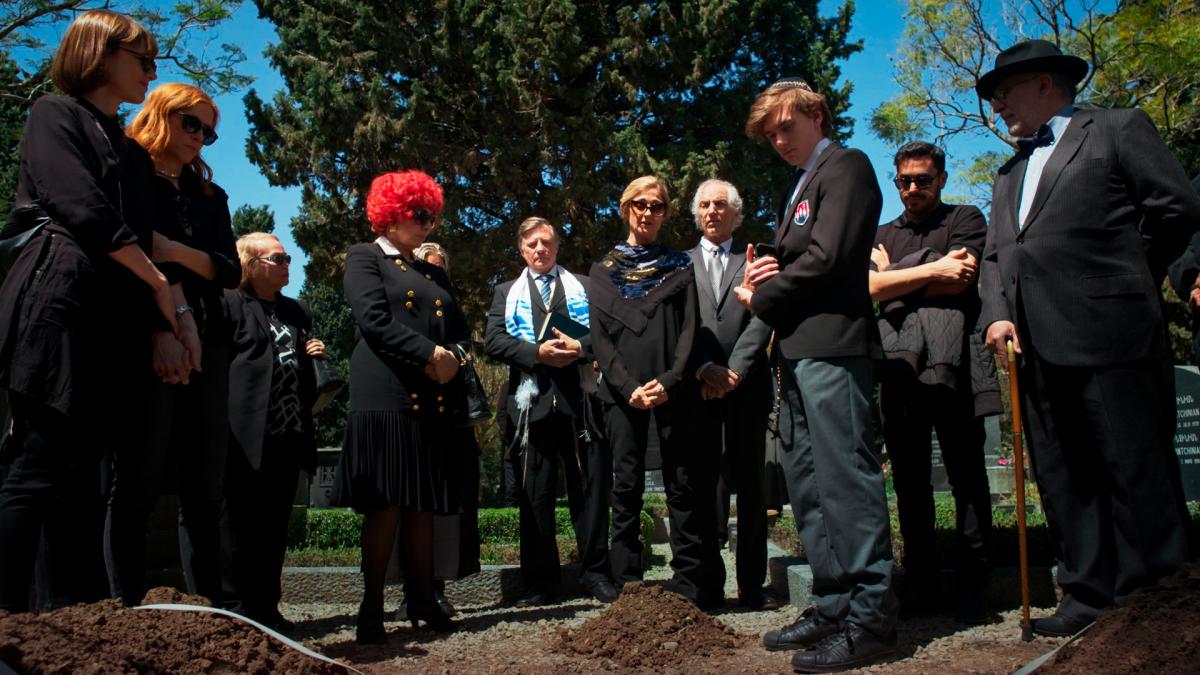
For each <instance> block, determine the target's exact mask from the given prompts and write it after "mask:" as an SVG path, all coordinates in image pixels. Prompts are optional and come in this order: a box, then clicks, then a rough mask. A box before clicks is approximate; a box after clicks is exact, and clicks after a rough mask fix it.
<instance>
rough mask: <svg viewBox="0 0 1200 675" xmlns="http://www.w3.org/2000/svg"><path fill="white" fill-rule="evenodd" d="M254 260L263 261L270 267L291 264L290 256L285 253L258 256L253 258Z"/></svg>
mask: <svg viewBox="0 0 1200 675" xmlns="http://www.w3.org/2000/svg"><path fill="white" fill-rule="evenodd" d="M254 259H255V260H265V261H267V262H269V263H271V264H272V265H290V264H292V256H290V255H288V254H286V253H272V254H271V255H260V256H257V257H255V258H254Z"/></svg>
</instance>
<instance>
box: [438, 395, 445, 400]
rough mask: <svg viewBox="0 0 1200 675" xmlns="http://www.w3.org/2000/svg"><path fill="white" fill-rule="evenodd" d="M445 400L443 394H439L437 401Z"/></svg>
mask: <svg viewBox="0 0 1200 675" xmlns="http://www.w3.org/2000/svg"><path fill="white" fill-rule="evenodd" d="M443 398H445V397H444V396H442V395H441V394H438V397H437V400H439V401H440V400H442V399H443Z"/></svg>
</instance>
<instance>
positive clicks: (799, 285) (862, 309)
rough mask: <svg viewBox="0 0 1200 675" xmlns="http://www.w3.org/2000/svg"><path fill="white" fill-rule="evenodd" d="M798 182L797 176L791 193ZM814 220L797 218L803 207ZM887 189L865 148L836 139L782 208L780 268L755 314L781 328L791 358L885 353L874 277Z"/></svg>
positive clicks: (761, 293) (757, 296) (759, 295)
mask: <svg viewBox="0 0 1200 675" xmlns="http://www.w3.org/2000/svg"><path fill="white" fill-rule="evenodd" d="M795 185H796V182H795V180H793V182H792V184H791V186H789V188H788V191H787V193H786V194H785V197H784V199H787V198H788V196H790V195H791V193H792V190H793V189H794V187H795ZM798 208H799V209H800V210H801V211H802V212H803V211H805V210H807V214H808V216H807V220H803V219H802V220H803V222H802V223H796V222H794V221H795V219H794V214H795V213H796V211H797V209H798ZM881 208H883V195H882V194H881V193H880V191H879V183H878V182H877V181H876V179H875V170H874V169H873V168H871V162H870V160H868V159H867V156H866V155H864V154H863V153H862V152H861V151H859V150H854V149H851V148H843V147H842V146H840V145H838V144H837V143H831V144H830V145H829V146H828V147H826V148H825V151H824V152H822V153H821V155H820V156H819V157H818V158H817V163H816V166H815V167H814V168H813V171H812V173H810V174H809V175H808V177H807V179H806V182H805V183H804V187H803V189H801V191H800V194H799V195H796V198H795V199H793V200H791V201H790V202H788V203H787V204H786V205H785V206H784V207H783V208H782V209H781V210H780V214H779V220H778V221H777V223H776V229H775V249H776V252H777V257H778V259H779V274H778V275H776V276H775V277H773V278H771V279H769V280H767V281H766V282H765V283H763V284H762V285H761V286H759V287H758V290H757V291H755V293H754V301H753V303H752V305H753V310H754V314H755V316H757V317H759V318H761V319H762V320H763V321H765V322H766V323H767V324H768V325H770V326H771V327H773V328H774V329H775V332H776V335H777V337H778V339H779V346H780V350H781V351H782V353H783V355H784V356H786V357H787V358H789V359H801V358H832V357H839V356H870V355H876V354H878V353H879V352H878V338H877V329H876V326H875V315H874V311H873V310H872V308H871V294H870V291H869V288H868V284H867V268H868V265H869V264H870V262H871V246H872V244H873V243H874V241H875V229H876V227H877V226H878V223H879V211H880V209H881Z"/></svg>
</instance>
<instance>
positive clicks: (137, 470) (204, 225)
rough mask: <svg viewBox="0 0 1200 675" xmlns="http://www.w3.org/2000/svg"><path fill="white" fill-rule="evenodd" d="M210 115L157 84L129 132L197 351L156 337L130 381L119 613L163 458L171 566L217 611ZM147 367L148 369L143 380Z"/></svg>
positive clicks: (222, 268) (109, 543) (116, 573)
mask: <svg viewBox="0 0 1200 675" xmlns="http://www.w3.org/2000/svg"><path fill="white" fill-rule="evenodd" d="M216 124H217V107H216V105H215V104H214V103H213V100H212V99H211V98H210V97H209V96H208V95H207V94H205V93H204V92H203V91H201V90H199V89H197V88H196V87H194V86H192V85H189V84H164V85H162V86H160V87H158V88H157V89H155V90H154V91H153V92H151V93H150V96H149V97H147V99H146V104H145V105H144V106H143V107H142V109H141V110H140V111H139V112H138V114H137V116H136V117H135V118H134V119H133V122H131V123H130V125H129V128H128V129H127V130H126V133H127V134H128V136H129V138H130V139H131V140H132V141H133V142H134V143H136V144H137V147H136V148H135V150H134V154H135V155H136V156H139V157H141V158H142V161H143V162H148V163H149V165H150V167H151V170H152V171H153V173H154V180H153V183H152V187H151V193H150V199H149V202H150V208H151V210H152V212H153V214H154V226H155V232H154V252H153V260H154V262H155V263H156V264H157V265H158V266H159V269H161V270H162V271H163V273H164V274H165V275H166V276H167V279H168V280H170V282H171V290H172V292H173V293H174V296H175V301H176V305H177V307H178V308H179V309H178V310H177V311H180V312H183V313H185V314H188V315H190V316H192V317H194V318H195V322H196V325H197V326H198V328H199V332H200V336H201V340H200V343H199V345H195V344H186V343H185V342H182V341H180V340H179V339H177V338H176V337H175V335H173V334H172V333H171V332H170V331H165V330H159V331H155V332H154V333H153V336H152V344H153V358H152V361H151V363H147V364H146V365H145V366H143V367H142V368H139V369H137V370H136V371H135V372H133V373H131V374H130V379H131V380H132V381H133V382H134V386H135V387H137V393H136V395H135V396H133V397H132V398H133V400H132V401H131V403H132V405H134V406H135V407H136V408H137V409H138V410H140V411H143V412H144V413H145V417H144V418H143V419H141V420H138V421H137V423H136V424H130V425H128V427H127V428H126V429H125V430H124V431H125V433H123V434H122V436H123V440H124V442H123V443H121V444H120V445H119V446H118V447H117V448H116V449H115V452H114V456H113V475H114V478H113V485H112V492H111V496H110V499H109V513H108V523H107V525H108V526H107V532H106V534H107V536H106V539H105V543H106V547H105V554H106V557H107V560H108V563H109V580H110V585H111V588H112V593H113V595H114V596H116V597H120V598H121V599H122V600H123V601H124V602H125V604H127V605H136V604H140V603H141V600H142V596H143V595H144V594H145V592H146V582H145V572H146V569H145V567H146V563H145V557H146V556H145V546H146V522H147V518H148V517H149V515H150V512H151V511H152V510H153V509H154V505H155V503H156V502H157V501H158V496H159V491H160V489H161V487H162V483H163V480H162V478H163V473H164V471H165V470H166V467H167V464H168V461H167V460H168V458H173V459H174V466H175V470H176V472H177V476H178V477H179V480H177V481H176V486H177V489H178V493H179V516H180V517H179V544H180V547H179V548H180V560H181V562H182V563H183V571H184V576H185V578H186V580H187V586H188V591H189V592H190V593H193V594H198V595H203V596H205V597H206V598H208V599H209V600H210V601H212V602H213V604H214V605H217V606H219V605H220V603H221V576H220V529H219V525H220V516H221V505H222V488H221V485H222V477H223V476H224V473H225V453H226V448H227V444H228V431H227V429H228V413H227V404H226V401H227V399H228V396H229V373H228V369H227V366H228V347H227V341H226V335H227V333H228V329H227V328H226V322H225V317H224V313H223V311H222V308H221V291H222V290H223V289H226V288H236V287H237V285H238V283H239V281H240V280H241V266H240V265H239V263H238V255H237V249H236V246H235V243H234V241H235V240H234V236H233V229H232V226H231V223H230V217H229V206H228V197H227V196H226V195H225V192H224V191H223V190H221V188H220V187H218V186H217V185H216V184H215V183H213V182H212V170H211V169H210V168H209V167H208V165H207V164H206V163H205V162H204V160H203V158H201V156H200V149H201V148H202V147H204V146H208V145H211V144H212V143H213V141H215V140H216V137H217V134H216V132H215V131H214V130H213V128H214V127H215V126H216ZM151 366H152V369H151Z"/></svg>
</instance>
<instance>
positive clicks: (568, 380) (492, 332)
mask: <svg viewBox="0 0 1200 675" xmlns="http://www.w3.org/2000/svg"><path fill="white" fill-rule="evenodd" d="M575 278H576V279H578V280H579V284H580V285H581V286H583V290H584V292H585V293H587V292H588V291H589V289H590V284H591V282H590V281H589V280H588V278H587V277H580V276H576V277H575ZM517 283H526V284H528V285H529V300H530V304H531V305H532V308H531V309H532V317H531V318H532V319H533V325H534V327H535V331H536V330H537V329H538V328H540V327H541V325H542V322H543V321H545V319H546V306H545V304H543V303H542V294H541V292H540V291H539V290H538V288H537V284H535V283H534V281H533V279H531V278H530V277H529V272H528V268H527V269H525V270H522V271H521V276H519V277H517V278H516V279H512V280H510V281H506V282H504V283H502V284H500V285H499V286H497V287H496V292H495V294H494V295H493V296H492V306H491V308H490V309H489V310H488V315H487V329H486V332H485V338H484V339H485V345H484V348H485V349H486V351H487V353H488V356H491V357H493V358H495V359H499V360H500V361H503V362H504V363H506V364H508V385H507V387H506V392H505V396H506V397H507V399H508V401H507V405H506V408H507V410H508V415H509V417H510V418H511V419H512V420H513V421H514V422H515V421H516V420H517V417H518V415H519V414H520V412H519V411H518V410H517V405H516V401H515V399H514V396H515V394H516V393H517V387H518V386H520V384H521V374H522V373H533V374H534V375H536V377H537V388H538V393H537V398H536V399H535V400H534V402H533V407H532V408H531V409H530V413H529V420H530V421H531V422H533V421H537V420H540V419H542V418H543V417H545V416H546V415H549V414H550V411H551V410H552V409H553V408H554V407H557V408H558V410H560V411H561V412H563V413H565V414H567V415H570V416H572V417H582V415H583V387H582V386H581V381H582V380H583V379H584V378H590V377H592V376H591V372H590V371H591V368H592V366H591V363H592V338H591V335H590V334H589V335H585V336H584V337H583V338H582V339H580V341H579V342H580V345H581V346H582V348H583V353H582V354H581V355H580V359H579V362H578V363H576V364H575V365H571V366H565V367H563V368H553V367H550V366H547V365H544V364H541V363H538V360H537V351H538V346H537V345H536V344H534V343H532V342H526V341H524V340H521V339H518V338H515V337H513V336H512V335H509V333H508V330H507V329H506V328H505V327H504V319H505V317H504V306H505V304H506V301H507V300H508V293H509V290H510V289H512V287H513V284H517ZM550 311H552V312H554V313H555V314H559V315H562V316H569V314H568V312H567V295H566V291H564V290H563V284H562V281H561V280H560V281H558V282H556V283H555V284H554V292H553V294H552V295H551V296H550ZM581 368H586V370H585V371H583V370H581Z"/></svg>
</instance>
